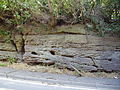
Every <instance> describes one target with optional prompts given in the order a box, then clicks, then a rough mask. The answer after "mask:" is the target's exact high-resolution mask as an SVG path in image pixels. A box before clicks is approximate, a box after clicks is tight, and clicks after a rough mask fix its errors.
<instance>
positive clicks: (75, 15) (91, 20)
mask: <svg viewBox="0 0 120 90" xmlns="http://www.w3.org/2000/svg"><path fill="white" fill-rule="evenodd" d="M119 3H120V0H0V13H1V14H0V21H1V22H2V23H4V24H7V25H9V27H10V28H9V29H12V30H16V31H20V30H21V28H23V27H22V26H23V24H25V23H27V22H28V21H30V20H34V21H37V20H39V21H40V23H43V24H45V25H47V26H48V27H49V29H54V28H55V26H56V25H62V24H76V23H83V24H85V25H86V27H87V29H91V30H96V31H97V32H100V33H105V32H108V31H120V25H119V24H120V4H119ZM38 17H39V18H38ZM88 24H90V25H92V28H90V27H88ZM12 30H11V31H12ZM9 32H10V30H9ZM0 33H1V32H0Z"/></svg>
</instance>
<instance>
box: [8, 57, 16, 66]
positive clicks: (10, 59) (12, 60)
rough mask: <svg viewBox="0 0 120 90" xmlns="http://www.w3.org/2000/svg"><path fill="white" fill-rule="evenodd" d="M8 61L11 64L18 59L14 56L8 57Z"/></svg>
mask: <svg viewBox="0 0 120 90" xmlns="http://www.w3.org/2000/svg"><path fill="white" fill-rule="evenodd" d="M7 61H8V62H9V64H13V63H15V62H16V59H15V58H13V57H8V59H7Z"/></svg>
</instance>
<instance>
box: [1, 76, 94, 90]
mask: <svg viewBox="0 0 120 90" xmlns="http://www.w3.org/2000/svg"><path fill="white" fill-rule="evenodd" d="M0 90H96V89H91V88H88V87H74V86H73V87H72V86H62V85H50V84H47V83H40V82H34V81H27V80H13V79H8V78H0Z"/></svg>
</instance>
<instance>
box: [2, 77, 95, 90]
mask: <svg viewBox="0 0 120 90" xmlns="http://www.w3.org/2000/svg"><path fill="white" fill-rule="evenodd" d="M0 80H7V81H10V82H14V83H28V84H34V85H43V86H53V87H62V88H72V89H81V90H96V89H92V88H90V87H82V86H80V87H76V86H75V87H74V86H68V85H64V86H63V85H60V84H54V85H50V84H48V83H47V82H46V83H42V82H38V81H29V80H21V79H12V78H2V77H0ZM0 90H13V89H5V88H3V89H1V88H0Z"/></svg>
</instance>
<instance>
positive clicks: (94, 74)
mask: <svg viewBox="0 0 120 90" xmlns="http://www.w3.org/2000/svg"><path fill="white" fill-rule="evenodd" d="M0 63H2V64H5V65H6V66H4V67H10V68H14V69H17V70H27V71H31V72H43V73H46V72H47V73H57V74H67V75H75V76H79V74H78V73H77V72H76V71H70V70H68V69H59V68H57V67H55V66H54V65H53V66H41V65H36V66H31V65H28V64H25V63H13V64H9V63H8V62H1V61H0ZM0 67H1V66H0ZM81 75H82V76H84V77H101V78H120V73H118V72H112V73H106V72H84V71H82V72H81Z"/></svg>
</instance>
